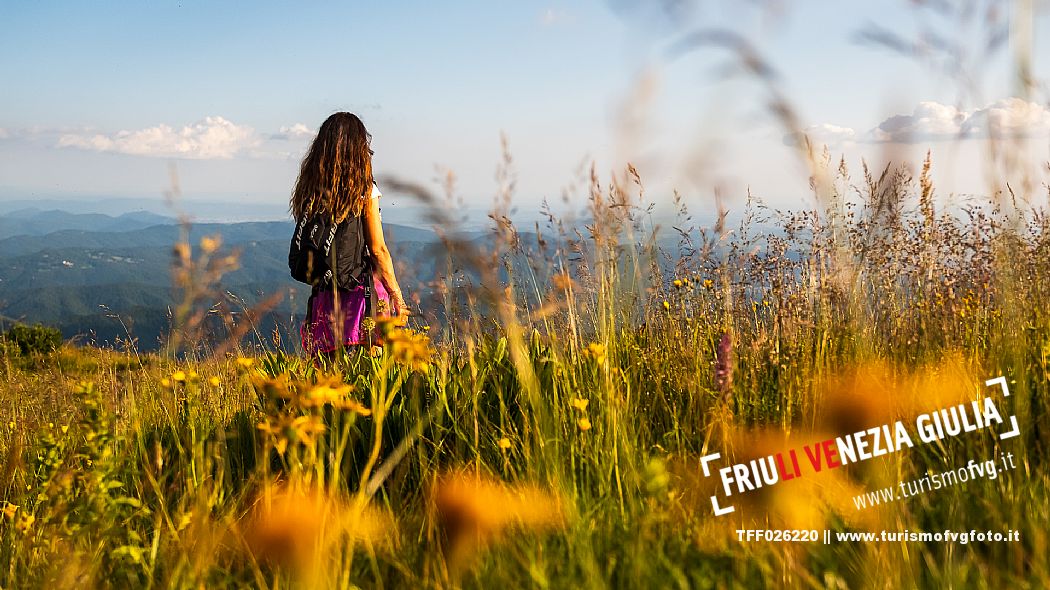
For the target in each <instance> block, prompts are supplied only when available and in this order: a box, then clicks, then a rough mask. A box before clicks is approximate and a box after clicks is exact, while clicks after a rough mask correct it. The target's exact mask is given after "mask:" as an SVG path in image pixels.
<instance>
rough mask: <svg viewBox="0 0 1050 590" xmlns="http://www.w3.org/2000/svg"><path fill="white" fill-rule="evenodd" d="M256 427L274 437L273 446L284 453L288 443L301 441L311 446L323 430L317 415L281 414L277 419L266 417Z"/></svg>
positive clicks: (323, 427)
mask: <svg viewBox="0 0 1050 590" xmlns="http://www.w3.org/2000/svg"><path fill="white" fill-rule="evenodd" d="M256 428H257V429H259V431H261V432H263V433H264V434H268V435H270V436H272V437H273V438H274V448H276V449H277V452H278V453H280V454H282V455H283V454H284V452H285V451H286V450H287V449H288V443H292V442H301V443H303V444H304V445H306V446H309V447H312V446H313V445H314V443H315V442H316V440H317V436H318V435H320V434H323V433H324V431H325V425H324V421H323V420H321V418H320V417H319V416H281V417H280V418H279V419H277V420H272V419H271V418H269V417H267V418H265V419H263V421H262V422H260V423H259V424H258V425H256Z"/></svg>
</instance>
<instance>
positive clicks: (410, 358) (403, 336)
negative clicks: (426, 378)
mask: <svg viewBox="0 0 1050 590" xmlns="http://www.w3.org/2000/svg"><path fill="white" fill-rule="evenodd" d="M399 321H400V320H399V319H398V318H389V317H380V318H377V320H376V325H377V326H378V328H379V333H380V335H381V336H382V339H383V341H384V342H385V343H386V345H387V347H388V348H389V350H390V354H391V356H392V357H393V359H394V361H395V362H397V363H400V364H403V365H406V366H408V367H409V368H411V369H413V370H416V371H423V370H426V368H427V367H428V366H429V365H430V361H431V360H432V359H433V357H434V354H435V350H434V347H433V345H432V344H431V343H430V337H429V336H427V335H426V334H424V333H422V332H416V331H415V330H410V329H407V328H402V327H400V326H399V325H398V323H399Z"/></svg>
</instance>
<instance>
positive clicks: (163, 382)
mask: <svg viewBox="0 0 1050 590" xmlns="http://www.w3.org/2000/svg"><path fill="white" fill-rule="evenodd" d="M160 386H161V387H171V379H168V378H167V377H165V378H163V379H161V380H160Z"/></svg>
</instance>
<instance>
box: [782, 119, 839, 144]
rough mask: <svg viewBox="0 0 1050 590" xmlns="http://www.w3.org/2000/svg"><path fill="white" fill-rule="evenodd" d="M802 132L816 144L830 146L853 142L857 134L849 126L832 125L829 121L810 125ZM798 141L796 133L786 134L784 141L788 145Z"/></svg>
mask: <svg viewBox="0 0 1050 590" xmlns="http://www.w3.org/2000/svg"><path fill="white" fill-rule="evenodd" d="M802 134H803V135H805V136H806V137H808V138H809V140H810V141H811V142H813V143H814V144H816V145H828V146H839V145H843V144H848V143H852V142H853V141H854V138H855V137H856V135H857V133H856V132H855V131H854V130H853V129H851V128H849V127H839V126H838V125H830V124H828V123H821V124H820V125H810V126H809V127H806V128H805V129H803V130H802ZM797 142H798V137H796V134H793V133H789V134H787V135H785V136H784V143H785V144H787V145H795V144H796V143H797Z"/></svg>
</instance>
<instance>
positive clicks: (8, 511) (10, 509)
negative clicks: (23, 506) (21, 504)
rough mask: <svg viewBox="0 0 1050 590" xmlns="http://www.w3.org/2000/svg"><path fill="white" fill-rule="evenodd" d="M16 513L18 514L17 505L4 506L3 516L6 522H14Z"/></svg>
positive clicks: (8, 504)
mask: <svg viewBox="0 0 1050 590" xmlns="http://www.w3.org/2000/svg"><path fill="white" fill-rule="evenodd" d="M16 512H18V505H17V504H12V503H10V502H8V503H7V504H5V505H4V516H6V517H7V519H8V520H14V519H15V513H16Z"/></svg>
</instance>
